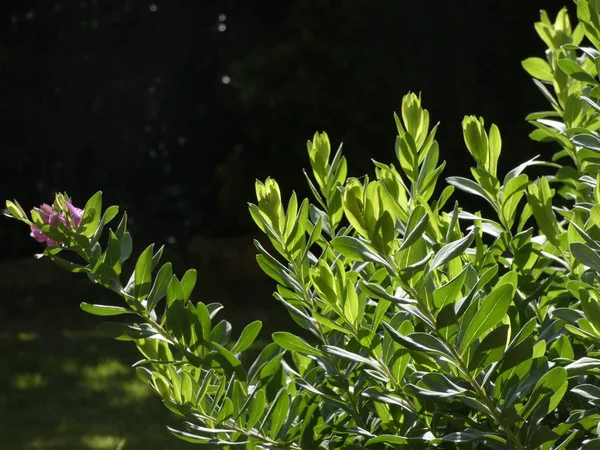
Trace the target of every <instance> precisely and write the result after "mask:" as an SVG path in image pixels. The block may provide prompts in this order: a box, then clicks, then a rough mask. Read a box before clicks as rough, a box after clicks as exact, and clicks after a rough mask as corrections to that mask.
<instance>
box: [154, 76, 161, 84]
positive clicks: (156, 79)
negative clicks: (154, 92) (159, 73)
mask: <svg viewBox="0 0 600 450" xmlns="http://www.w3.org/2000/svg"><path fill="white" fill-rule="evenodd" d="M154 82H155V83H156V84H160V83H162V78H161V77H154Z"/></svg>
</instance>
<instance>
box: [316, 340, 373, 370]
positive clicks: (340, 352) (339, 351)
mask: <svg viewBox="0 0 600 450" xmlns="http://www.w3.org/2000/svg"><path fill="white" fill-rule="evenodd" d="M323 350H324V351H325V352H326V353H328V354H331V355H335V356H339V357H341V358H345V359H349V360H351V361H354V362H357V363H362V364H367V365H369V366H372V367H375V368H376V369H379V366H378V365H377V363H376V362H375V361H371V360H370V359H368V358H365V357H364V356H360V355H357V354H356V353H353V352H349V351H348V350H344V349H343V348H340V347H335V346H333V345H324V346H323Z"/></svg>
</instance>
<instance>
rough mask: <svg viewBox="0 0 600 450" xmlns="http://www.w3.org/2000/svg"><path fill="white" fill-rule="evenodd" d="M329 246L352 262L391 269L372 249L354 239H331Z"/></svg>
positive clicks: (341, 237) (346, 237)
mask: <svg viewBox="0 0 600 450" xmlns="http://www.w3.org/2000/svg"><path fill="white" fill-rule="evenodd" d="M331 245H333V248H334V249H335V251H337V252H339V253H341V254H342V255H343V256H345V257H347V258H350V259H352V260H353V261H370V262H375V263H378V264H381V265H383V266H385V267H388V268H390V269H392V268H391V266H390V265H389V263H388V262H387V261H386V260H385V259H383V258H382V257H381V256H379V255H378V254H377V253H376V252H375V250H374V249H373V248H371V247H370V246H369V245H368V244H366V243H365V242H363V241H361V240H359V239H357V238H355V237H352V236H340V237H337V238H335V239H333V240H332V241H331Z"/></svg>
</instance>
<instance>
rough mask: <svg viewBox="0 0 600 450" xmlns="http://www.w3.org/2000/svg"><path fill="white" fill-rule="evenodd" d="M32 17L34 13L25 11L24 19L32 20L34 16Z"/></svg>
mask: <svg viewBox="0 0 600 450" xmlns="http://www.w3.org/2000/svg"><path fill="white" fill-rule="evenodd" d="M34 15H35V13H34V12H33V11H27V12H26V13H25V18H26V19H27V20H33V16H34Z"/></svg>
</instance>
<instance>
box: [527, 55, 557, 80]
mask: <svg viewBox="0 0 600 450" xmlns="http://www.w3.org/2000/svg"><path fill="white" fill-rule="evenodd" d="M521 65H522V66H523V68H524V69H525V70H526V71H527V73H528V74H529V75H531V76H532V77H534V78H537V79H538V80H542V81H550V82H551V81H554V74H553V73H552V68H551V67H550V65H549V64H548V63H547V62H546V61H544V60H543V59H542V58H527V59H525V60H523V61H522V62H521Z"/></svg>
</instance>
